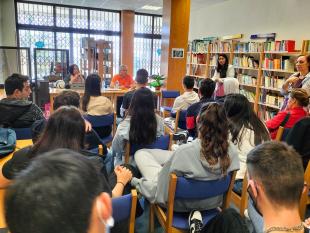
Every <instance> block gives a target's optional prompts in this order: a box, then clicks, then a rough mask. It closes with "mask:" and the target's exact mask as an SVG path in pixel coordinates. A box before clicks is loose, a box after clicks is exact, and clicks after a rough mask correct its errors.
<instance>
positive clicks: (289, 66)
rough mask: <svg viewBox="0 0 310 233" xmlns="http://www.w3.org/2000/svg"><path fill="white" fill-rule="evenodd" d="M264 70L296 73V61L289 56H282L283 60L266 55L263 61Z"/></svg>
mask: <svg viewBox="0 0 310 233" xmlns="http://www.w3.org/2000/svg"><path fill="white" fill-rule="evenodd" d="M263 68H265V69H277V70H285V71H288V72H294V61H292V59H291V58H290V57H289V56H281V58H273V57H272V56H271V55H268V54H266V57H265V59H264V61H263Z"/></svg>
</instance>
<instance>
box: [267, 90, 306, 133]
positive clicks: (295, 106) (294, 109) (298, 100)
mask: <svg viewBox="0 0 310 233" xmlns="http://www.w3.org/2000/svg"><path fill="white" fill-rule="evenodd" d="M308 104H309V96H308V94H307V92H306V91H305V90H304V89H302V88H295V89H293V90H292V91H291V92H290V94H289V99H288V102H287V106H286V109H285V110H284V111H280V112H279V113H278V114H277V115H276V116H275V117H274V118H272V119H270V120H267V121H266V125H267V128H268V129H269V131H270V135H271V138H272V139H275V138H276V135H277V132H278V129H279V127H280V126H281V124H283V123H285V120H286V119H285V118H287V119H288V120H286V123H285V124H284V126H283V127H284V128H292V127H293V126H294V124H295V123H296V122H297V121H299V120H300V119H301V118H303V117H305V116H307V115H308V113H307V111H305V109H304V107H307V106H308Z"/></svg>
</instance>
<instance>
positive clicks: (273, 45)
mask: <svg viewBox="0 0 310 233" xmlns="http://www.w3.org/2000/svg"><path fill="white" fill-rule="evenodd" d="M264 51H265V52H294V51H295V40H281V41H280V40H276V41H267V42H264Z"/></svg>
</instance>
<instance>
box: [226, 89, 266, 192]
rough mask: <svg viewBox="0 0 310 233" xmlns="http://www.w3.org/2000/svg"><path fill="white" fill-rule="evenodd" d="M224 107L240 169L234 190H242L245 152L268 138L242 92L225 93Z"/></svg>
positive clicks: (264, 127)
mask: <svg viewBox="0 0 310 233" xmlns="http://www.w3.org/2000/svg"><path fill="white" fill-rule="evenodd" d="M224 108H225V112H226V116H227V119H228V127H229V131H230V136H231V141H232V142H233V143H234V144H235V145H237V148H238V156H239V161H240V170H239V171H238V172H237V175H236V181H235V185H234V191H235V192H238V193H239V192H240V193H241V191H242V181H243V178H244V175H245V171H246V159H247V154H248V153H249V152H250V150H252V149H253V148H254V147H255V146H257V145H259V144H261V143H263V142H265V141H269V140H270V136H269V132H268V130H267V128H266V126H265V125H264V123H263V122H262V121H261V120H260V119H259V118H258V116H257V115H256V114H255V112H254V111H253V107H252V106H251V103H250V102H249V100H248V99H247V98H246V97H245V96H244V95H242V94H230V95H227V96H226V98H225V101H224Z"/></svg>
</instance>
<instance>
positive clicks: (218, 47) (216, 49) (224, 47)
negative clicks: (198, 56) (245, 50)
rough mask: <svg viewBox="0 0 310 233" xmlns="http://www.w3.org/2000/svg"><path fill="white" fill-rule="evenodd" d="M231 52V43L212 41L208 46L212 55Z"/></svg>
mask: <svg viewBox="0 0 310 233" xmlns="http://www.w3.org/2000/svg"><path fill="white" fill-rule="evenodd" d="M230 51H231V43H230V42H226V41H213V42H212V43H211V45H210V52H212V53H229V52H230Z"/></svg>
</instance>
